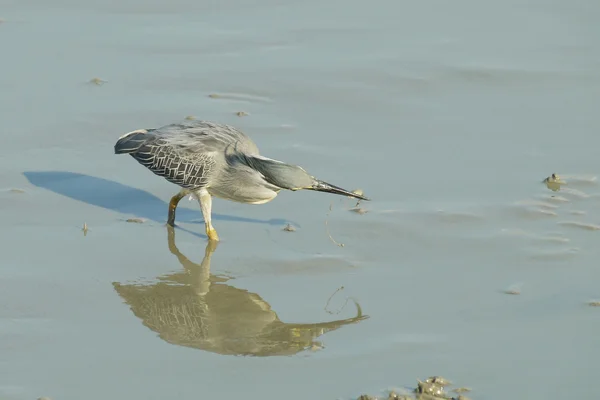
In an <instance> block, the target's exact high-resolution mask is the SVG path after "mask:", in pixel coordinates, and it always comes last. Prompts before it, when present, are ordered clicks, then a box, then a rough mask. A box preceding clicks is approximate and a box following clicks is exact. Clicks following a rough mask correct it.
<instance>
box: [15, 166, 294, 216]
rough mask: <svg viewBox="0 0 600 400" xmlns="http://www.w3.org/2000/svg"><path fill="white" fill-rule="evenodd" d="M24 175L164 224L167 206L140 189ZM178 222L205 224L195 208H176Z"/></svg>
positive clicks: (74, 177)
mask: <svg viewBox="0 0 600 400" xmlns="http://www.w3.org/2000/svg"><path fill="white" fill-rule="evenodd" d="M23 175H25V177H26V178H27V180H29V182H30V183H31V184H32V185H34V186H37V187H41V188H44V189H47V190H50V191H52V192H54V193H58V194H60V195H63V196H66V197H70V198H72V199H74V200H79V201H82V202H84V203H87V204H91V205H94V206H98V207H102V208H106V209H108V210H113V211H117V212H119V213H123V214H131V215H135V216H137V217H140V218H145V219H148V220H152V221H155V222H160V223H165V222H166V220H167V213H168V212H167V210H168V204H167V203H166V202H164V201H162V200H161V199H159V198H158V197H156V196H155V195H153V194H151V193H149V192H146V191H144V190H141V189H136V188H133V187H131V186H127V185H123V184H121V183H118V182H115V181H111V180H108V179H104V178H97V177H94V176H90V175H84V174H79V173H74V172H67V171H27V172H23ZM176 191H177V190H175V191H174V192H173V194H175V192H176ZM212 218H213V219H214V220H221V221H232V222H251V223H257V224H268V225H285V224H287V223H289V221H286V220H284V219H270V220H260V219H254V218H244V217H236V216H231V215H223V214H218V213H213V214H212ZM198 219H200V220H198ZM177 221H181V222H187V223H204V222H202V213H201V212H200V206H198V209H197V210H192V209H189V208H184V207H180V208H179V207H178V208H177ZM295 225H297V224H295Z"/></svg>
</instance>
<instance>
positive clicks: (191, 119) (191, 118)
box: [185, 115, 196, 121]
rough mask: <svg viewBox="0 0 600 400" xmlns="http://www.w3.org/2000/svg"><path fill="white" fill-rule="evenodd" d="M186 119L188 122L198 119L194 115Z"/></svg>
mask: <svg viewBox="0 0 600 400" xmlns="http://www.w3.org/2000/svg"><path fill="white" fill-rule="evenodd" d="M185 119H186V120H188V121H193V120H195V119H196V117H194V116H193V115H188V116H186V117H185Z"/></svg>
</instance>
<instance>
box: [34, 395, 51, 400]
mask: <svg viewBox="0 0 600 400" xmlns="http://www.w3.org/2000/svg"><path fill="white" fill-rule="evenodd" d="M37 400H52V399H51V398H50V397H46V396H44V397H38V399H37Z"/></svg>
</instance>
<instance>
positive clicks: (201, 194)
mask: <svg viewBox="0 0 600 400" xmlns="http://www.w3.org/2000/svg"><path fill="white" fill-rule="evenodd" d="M197 195H198V200H199V201H200V208H201V209H202V216H203V217H204V226H205V227H206V236H208V239H209V240H215V241H219V235H217V231H216V230H215V228H214V227H213V226H212V222H211V212H212V211H211V210H212V197H211V196H210V194H209V193H208V190H206V189H204V188H202V189H200V190H198V192H197Z"/></svg>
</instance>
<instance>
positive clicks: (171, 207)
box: [167, 190, 187, 226]
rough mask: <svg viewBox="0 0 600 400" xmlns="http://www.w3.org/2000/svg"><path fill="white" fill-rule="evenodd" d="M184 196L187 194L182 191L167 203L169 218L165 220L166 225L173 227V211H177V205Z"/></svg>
mask: <svg viewBox="0 0 600 400" xmlns="http://www.w3.org/2000/svg"><path fill="white" fill-rule="evenodd" d="M186 194H187V192H186V191H185V190H182V191H180V192H179V193H177V194H176V195H175V196H173V197H172V198H171V201H170V202H169V218H168V219H167V225H169V226H175V210H176V209H177V205H178V204H179V202H180V201H181V199H183V198H184V197H185V195H186Z"/></svg>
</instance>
